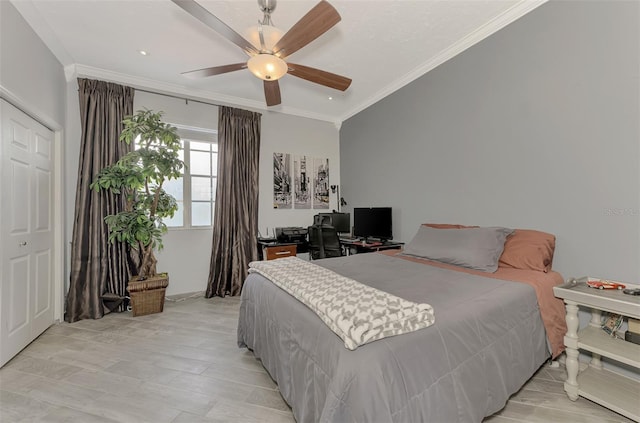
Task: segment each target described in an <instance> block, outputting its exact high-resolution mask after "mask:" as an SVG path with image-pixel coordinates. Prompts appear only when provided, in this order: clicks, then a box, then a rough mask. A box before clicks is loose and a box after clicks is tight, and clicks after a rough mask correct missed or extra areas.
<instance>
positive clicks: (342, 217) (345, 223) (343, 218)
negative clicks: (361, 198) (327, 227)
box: [314, 213, 351, 234]
mask: <svg viewBox="0 0 640 423" xmlns="http://www.w3.org/2000/svg"><path fill="white" fill-rule="evenodd" d="M318 216H319V218H320V219H319V222H317V223H322V221H323V219H322V218H323V217H328V220H329V222H330V224H331V226H333V227H334V228H336V232H338V233H346V234H348V233H351V214H349V213H318ZM314 223H316V222H314Z"/></svg>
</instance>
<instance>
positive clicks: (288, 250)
mask: <svg viewBox="0 0 640 423" xmlns="http://www.w3.org/2000/svg"><path fill="white" fill-rule="evenodd" d="M306 251H307V246H306V244H304V243H297V242H278V241H277V240H276V239H275V238H273V239H272V238H259V239H258V259H259V260H273V259H277V258H282V257H290V256H295V255H297V254H298V253H304V252H306Z"/></svg>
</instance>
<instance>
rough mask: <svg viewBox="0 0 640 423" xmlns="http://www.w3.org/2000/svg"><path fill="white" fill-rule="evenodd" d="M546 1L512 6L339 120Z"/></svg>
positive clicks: (351, 114)
mask: <svg viewBox="0 0 640 423" xmlns="http://www.w3.org/2000/svg"><path fill="white" fill-rule="evenodd" d="M547 1H548V0H522V1H521V2H519V3H518V4H516V5H514V6H512V7H511V8H509V9H507V10H506V11H504V12H503V13H501V14H500V15H498V16H496V17H495V18H493V19H492V20H491V21H489V22H488V23H486V24H485V25H483V26H481V27H480V28H478V29H476V30H475V31H473V32H472V33H470V34H469V35H467V36H466V37H464V38H463V39H461V40H460V41H458V42H457V43H455V44H453V45H452V46H450V47H448V48H447V49H445V50H443V51H442V52H440V53H439V54H438V55H436V56H435V57H434V58H433V59H431V60H429V61H428V62H425V63H423V64H422V65H420V66H419V67H417V68H415V69H414V70H412V71H411V72H409V73H407V74H405V75H404V76H403V77H402V78H400V79H398V80H396V81H395V82H393V83H392V84H389V85H387V86H386V87H384V88H382V89H381V90H380V91H378V92H377V93H375V94H374V95H372V96H371V97H369V98H368V99H367V100H365V101H363V102H362V103H360V104H359V105H358V106H356V107H354V108H353V109H351V110H350V111H348V112H347V113H346V114H344V115H342V116H341V117H340V120H341V121H343V122H344V121H345V120H347V119H349V118H350V117H352V116H354V115H356V114H358V113H360V112H361V111H363V110H364V109H366V108H367V107H370V106H372V105H373V104H375V103H377V102H378V101H380V100H382V99H383V98H385V97H386V96H388V95H389V94H392V93H393V92H395V91H397V90H399V89H400V88H402V87H404V86H405V85H407V84H409V83H411V82H413V81H415V80H416V79H418V78H420V77H421V76H423V75H424V74H426V73H427V72H429V71H430V70H433V69H435V68H436V67H438V66H440V65H441V64H443V63H444V62H446V61H447V60H449V59H451V58H453V57H455V56H457V55H458V54H460V53H462V52H463V51H465V50H466V49H468V48H469V47H471V46H473V45H474V44H477V43H479V42H480V41H482V40H484V39H485V38H487V37H488V36H490V35H492V34H494V33H496V32H497V31H499V30H501V29H502V28H504V27H505V26H507V25H509V24H510V23H511V22H514V21H516V20H517V19H520V18H521V17H522V16H524V15H526V14H527V13H529V12H531V11H532V10H534V9H536V8H537V7H539V6H541V5H543V4H544V3H546V2H547Z"/></svg>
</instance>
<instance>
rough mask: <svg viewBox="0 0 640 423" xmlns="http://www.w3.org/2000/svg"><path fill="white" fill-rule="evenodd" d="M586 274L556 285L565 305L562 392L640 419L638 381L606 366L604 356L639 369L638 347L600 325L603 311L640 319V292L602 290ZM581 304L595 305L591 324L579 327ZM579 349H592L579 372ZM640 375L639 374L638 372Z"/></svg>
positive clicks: (555, 290)
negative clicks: (589, 284) (633, 294)
mask: <svg viewBox="0 0 640 423" xmlns="http://www.w3.org/2000/svg"><path fill="white" fill-rule="evenodd" d="M586 280H587V278H581V279H578V280H576V279H572V280H570V281H569V282H567V283H566V284H564V285H561V286H556V287H554V288H553V293H554V295H555V296H556V297H558V298H562V299H563V300H564V302H565V304H566V309H567V316H566V319H567V334H566V335H565V337H564V344H565V346H566V353H567V361H566V366H567V380H566V381H565V383H564V390H565V391H566V393H567V395H568V396H569V398H570V399H571V400H572V401H575V400H577V399H578V396H582V397H584V398H587V399H589V400H591V401H594V402H597V403H598V404H601V405H603V406H605V407H607V408H609V409H611V410H613V411H615V412H617V413H620V414H622V415H624V416H626V417H628V418H630V419H633V420H635V421H638V422H640V382H639V381H638V380H635V379H632V378H629V377H626V376H623V375H620V374H618V373H615V372H612V371H609V370H607V369H603V368H602V363H601V361H600V357H608V358H610V359H612V360H615V361H618V362H620V363H624V364H627V365H629V366H631V367H633V368H635V369H640V345H636V344H633V343H631V342H626V341H624V340H621V339H616V338H613V337H611V336H609V335H608V334H607V333H606V332H604V331H603V330H602V329H601V327H600V317H601V312H602V311H607V312H611V313H616V314H621V315H623V316H627V317H632V318H635V319H640V296H632V295H626V294H623V293H622V291H619V290H599V289H594V288H589V287H588V286H587V285H586V283H585V282H586ZM578 306H584V307H588V308H590V309H591V321H590V322H589V325H588V326H587V327H585V328H583V329H581V330H579V320H578ZM579 349H582V350H585V351H589V352H591V355H592V358H591V362H590V363H589V367H588V368H586V369H585V370H583V371H582V372H580V374H578V370H579V366H578V351H579ZM639 374H640V373H639Z"/></svg>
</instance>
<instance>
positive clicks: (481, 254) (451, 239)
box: [403, 225, 514, 273]
mask: <svg viewBox="0 0 640 423" xmlns="http://www.w3.org/2000/svg"><path fill="white" fill-rule="evenodd" d="M513 232H514V230H513V229H508V228H462V229H435V228H430V227H428V226H423V225H421V226H420V229H418V233H417V234H416V235H415V236H414V237H413V239H412V240H411V242H409V243H408V244H407V245H406V247H405V249H404V251H403V254H405V255H409V256H415V257H422V258H426V259H429V260H434V261H439V262H441V263H447V264H453V265H456V266H461V267H466V268H469V269H475V270H482V271H484V272H491V273H493V272H495V271H496V270H497V269H498V260H499V259H500V255H501V254H502V251H503V250H504V242H505V241H506V239H507V237H508V236H509V235H511V234H512V233H513Z"/></svg>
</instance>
